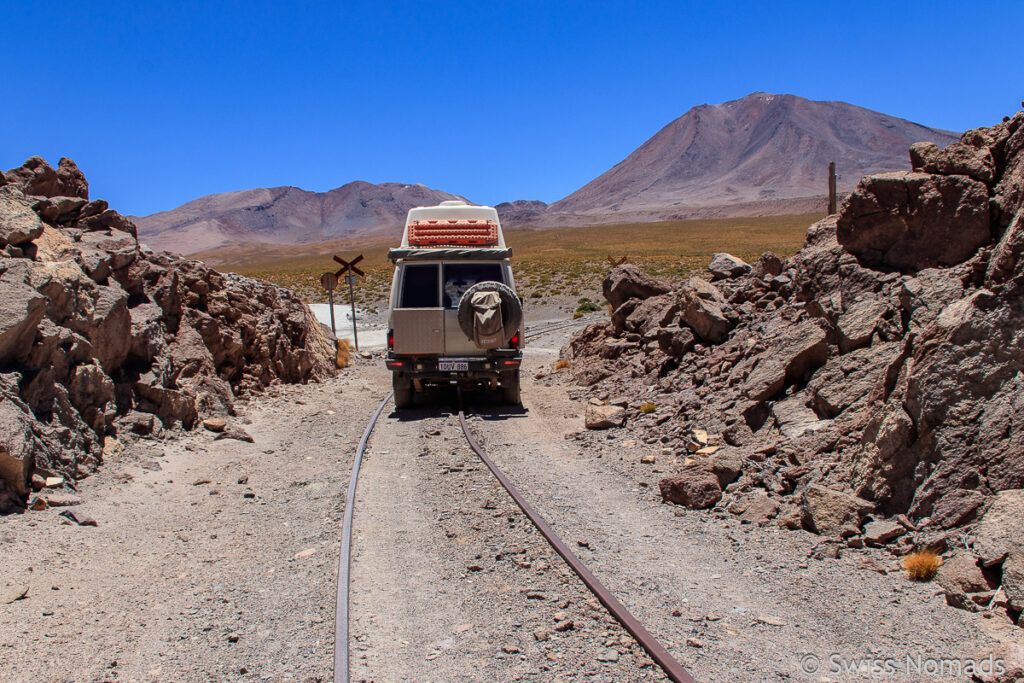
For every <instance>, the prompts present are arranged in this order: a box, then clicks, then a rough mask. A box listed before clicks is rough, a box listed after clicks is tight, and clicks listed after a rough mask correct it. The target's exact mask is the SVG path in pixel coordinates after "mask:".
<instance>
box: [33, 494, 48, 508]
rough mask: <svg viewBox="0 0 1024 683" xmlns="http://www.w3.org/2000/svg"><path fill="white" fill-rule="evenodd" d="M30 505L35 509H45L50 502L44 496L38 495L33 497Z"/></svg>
mask: <svg viewBox="0 0 1024 683" xmlns="http://www.w3.org/2000/svg"><path fill="white" fill-rule="evenodd" d="M29 507H30V508H31V509H33V510H45V509H46V508H48V507H50V504H49V503H47V502H46V498H44V497H43V496H36V497H35V498H33V499H32V503H31V505H29Z"/></svg>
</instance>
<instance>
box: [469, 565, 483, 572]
mask: <svg viewBox="0 0 1024 683" xmlns="http://www.w3.org/2000/svg"><path fill="white" fill-rule="evenodd" d="M466 571H470V572H479V571H483V567H482V566H480V565H479V564H471V565H469V566H467V567H466Z"/></svg>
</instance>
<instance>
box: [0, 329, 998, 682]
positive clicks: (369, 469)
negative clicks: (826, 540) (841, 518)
mask: <svg viewBox="0 0 1024 683" xmlns="http://www.w3.org/2000/svg"><path fill="white" fill-rule="evenodd" d="M566 336H567V332H561V333H557V334H552V335H548V336H546V337H542V338H541V339H540V340H538V341H536V342H534V343H533V344H531V345H530V346H529V348H528V359H527V365H526V366H525V367H526V376H525V380H524V381H525V383H524V400H525V404H526V410H524V411H509V410H507V409H498V408H494V407H486V406H481V407H478V408H476V409H475V410H474V411H473V413H472V417H471V419H470V423H471V427H472V429H473V430H474V432H475V433H476V435H477V437H478V438H479V440H480V441H481V442H482V444H483V445H484V447H485V448H487V449H488V451H489V452H490V453H491V454H492V456H493V457H494V458H495V459H496V460H497V461H498V462H499V464H500V465H501V466H502V467H503V468H506V472H507V473H508V475H509V476H510V478H511V479H512V480H513V481H514V482H515V483H516V484H517V485H519V486H520V487H521V489H522V490H523V492H524V493H525V494H526V495H527V496H528V498H530V499H531V500H533V501H534V503H535V505H536V506H537V507H538V509H539V510H540V511H541V512H542V514H544V515H545V516H546V517H547V519H548V521H549V522H551V523H552V525H553V526H555V528H556V529H557V530H558V531H559V532H560V533H562V534H563V537H564V538H565V539H566V541H567V542H568V543H570V545H573V546H574V547H576V548H577V549H578V551H579V554H580V556H581V557H582V558H583V559H584V561H586V562H587V563H588V565H589V566H590V567H591V568H592V570H593V571H594V572H595V573H596V574H597V575H598V577H599V578H600V579H602V580H603V581H604V582H605V583H606V585H608V587H609V588H611V589H612V590H613V591H614V592H615V593H616V594H617V596H618V597H619V599H620V600H622V602H623V603H625V604H626V605H627V606H628V607H630V608H631V609H633V610H634V613H635V614H636V615H637V616H638V617H639V618H640V619H641V620H642V621H644V622H645V624H646V625H647V626H648V628H649V629H650V630H651V631H652V632H653V633H654V634H655V635H657V636H658V637H659V638H660V639H661V640H662V642H663V644H665V645H666V646H667V647H668V648H669V650H670V651H671V652H672V653H673V654H674V655H676V656H677V658H679V659H680V661H682V662H683V663H684V665H686V666H688V667H689V668H690V670H691V671H692V672H693V673H694V674H695V675H696V676H697V677H698V678H699V679H701V680H706V681H733V682H735V681H755V680H758V681H759V680H815V681H827V680H856V678H855V677H852V676H849V675H832V674H830V673H829V670H828V667H829V661H828V659H829V656H830V655H831V654H832V653H837V654H839V655H841V656H844V657H872V656H874V657H877V656H885V657H888V656H895V657H897V658H899V659H900V660H901V661H902V659H903V658H904V657H905V656H908V655H909V656H917V655H920V656H922V657H928V656H940V655H941V656H947V657H968V656H977V655H978V654H979V653H980V652H981V651H982V650H983V649H984V648H985V647H987V646H988V645H990V644H992V643H993V642H994V640H993V634H995V635H1001V636H1005V632H1004V631H1003V630H1002V629H1003V627H1004V626H1005V625H1004V624H1002V623H998V619H997V618H994V619H988V620H986V619H982V618H981V617H979V616H977V615H971V614H968V613H966V612H962V611H959V610H955V609H953V608H950V607H947V606H946V605H945V604H944V600H943V598H942V597H941V596H939V595H938V592H937V591H936V590H935V588H934V587H933V586H930V585H928V584H914V583H910V582H908V581H907V580H906V579H904V578H903V576H902V574H900V573H899V572H898V571H896V569H895V564H894V560H893V558H891V556H889V555H888V554H886V553H885V552H884V551H881V550H868V549H865V550H848V551H844V553H843V555H842V556H841V557H840V558H839V559H814V557H812V555H813V548H814V544H815V543H816V542H817V541H818V538H817V537H816V536H814V535H811V534H808V533H805V532H802V531H783V530H779V529H775V528H773V527H766V528H760V527H756V526H744V525H740V524H739V523H738V522H736V521H735V520H733V519H731V518H729V519H727V518H725V516H724V515H723V516H715V515H714V514H711V513H707V512H689V511H687V512H682V511H679V512H678V513H677V511H676V510H675V509H674V508H672V507H670V506H666V505H663V504H662V503H661V502H660V500H659V498H658V495H657V479H658V477H659V472H658V470H660V469H664V468H665V467H667V465H665V464H660V463H659V464H655V465H641V464H640V463H639V460H640V457H641V456H642V455H643V454H644V453H645V451H643V450H642V447H641V446H636V445H630V441H632V439H630V434H629V432H628V430H616V431H613V432H609V434H608V438H607V447H604V448H599V449H594V448H587V449H583V448H582V447H581V445H580V443H579V442H578V441H577V440H576V439H574V438H573V435H574V433H576V432H577V431H578V430H580V429H582V413H583V404H582V403H581V402H580V401H573V400H571V399H570V398H569V397H568V395H567V388H566V387H565V386H563V384H562V381H561V376H560V375H551V374H549V373H548V370H549V369H550V367H551V363H552V362H553V361H554V359H555V358H556V357H557V353H558V348H559V347H560V346H561V344H563V343H564V341H565V338H566ZM537 375H540V376H539V377H536V376H537ZM388 379H389V378H388V376H387V372H386V371H385V370H384V368H383V364H382V363H381V362H380V359H379V358H373V359H357V363H356V365H355V366H354V367H353V368H351V369H350V370H348V371H346V372H345V373H343V374H342V375H341V376H340V377H339V378H337V379H336V380H332V381H330V382H328V383H325V384H322V385H309V386H300V387H285V388H281V389H280V390H279V391H277V392H275V394H274V395H271V396H266V397H263V398H260V399H258V400H255V401H253V402H251V403H250V404H249V405H248V406H247V407H246V411H245V414H244V415H242V416H239V417H238V418H236V419H235V421H234V423H235V425H236V426H238V427H241V428H243V429H245V430H247V431H248V433H250V434H251V435H252V437H253V438H254V443H246V442H242V441H236V440H215V439H214V435H213V434H211V433H208V432H205V431H198V432H194V433H191V434H186V435H177V437H176V438H174V439H172V440H169V441H166V442H162V443H158V442H152V441H142V442H138V443H136V444H131V445H130V446H129V448H127V449H126V450H125V451H124V452H123V453H121V454H120V455H118V456H117V457H115V458H112V459H111V460H110V461H108V462H107V463H106V464H105V465H104V466H103V468H102V469H101V471H100V472H99V474H97V475H96V476H94V477H92V478H90V479H87V480H85V481H83V482H81V483H80V491H79V492H78V495H79V496H80V497H81V499H82V501H83V502H82V503H81V504H80V505H78V506H75V507H72V508H66V509H70V510H74V511H75V512H76V513H79V514H81V513H87V514H88V515H91V516H92V517H94V518H95V520H96V522H97V526H95V527H85V526H77V525H73V524H69V523H66V520H65V518H63V517H61V516H60V512H61V511H62V509H61V508H51V509H48V510H44V511H40V512H28V513H25V514H23V515H13V516H8V517H4V518H0V552H2V554H3V558H4V561H3V565H2V568H0V572H2V575H0V588H3V595H2V596H0V597H4V596H7V599H10V598H11V597H14V596H16V595H18V594H20V593H21V592H22V591H23V590H24V589H25V588H27V589H28V592H27V595H26V596H25V597H24V598H22V599H18V600H13V601H11V602H9V603H8V602H7V600H6V599H5V600H2V601H0V610H2V612H3V615H4V618H3V619H2V621H0V671H2V672H3V676H2V678H3V679H4V680H12V681H50V680H54V681H94V680H96V681H99V680H142V681H145V680H161V681H164V680H166V681H170V680H174V681H182V680H184V681H204V680H274V681H277V680H302V681H307V680H329V679H330V677H331V673H332V672H331V666H332V658H333V629H334V600H335V593H334V591H335V573H336V565H337V552H338V543H339V536H340V531H339V529H340V519H341V514H342V510H343V506H344V494H345V488H346V485H347V479H348V473H349V468H350V465H351V458H352V455H353V451H354V448H355V444H356V443H357V441H358V439H359V436H360V435H361V433H362V430H363V428H364V426H365V422H366V420H367V419H368V418H369V416H370V415H371V414H372V412H373V411H374V409H375V408H376V406H377V404H378V403H379V401H380V400H381V398H383V397H384V395H386V393H387V389H388ZM364 467H365V470H364V473H363V475H362V478H361V481H360V486H359V492H358V497H359V500H358V507H357V512H356V517H355V523H356V535H355V543H354V550H355V560H354V566H353V588H354V595H353V604H352V615H353V625H352V634H353V638H352V671H353V679H354V680H367V681H400V680H408V681H463V680H465V681H498V680H501V681H519V680H524V681H526V680H530V681H533V680H536V681H552V680H564V681H577V680H579V681H590V680H595V681H634V680H644V681H646V680H663V676H662V675H661V673H660V671H658V670H657V669H656V668H654V667H652V666H651V664H650V662H649V660H648V659H647V657H646V655H645V654H643V653H642V652H641V651H640V650H639V648H638V647H637V646H636V645H635V644H634V643H633V642H632V640H631V639H630V638H629V637H628V636H627V635H626V634H625V633H624V632H623V631H622V630H621V629H620V628H619V627H618V626H617V625H616V624H614V623H613V622H611V620H610V618H609V617H608V616H607V615H606V614H605V613H604V611H603V610H602V609H601V608H600V607H599V606H598V605H597V604H596V602H595V601H594V600H593V599H592V598H590V597H589V596H588V594H587V593H586V592H585V589H584V588H583V587H582V584H581V583H580V582H579V581H578V580H577V579H576V578H575V577H574V576H572V575H571V574H570V573H569V572H568V570H567V569H565V568H564V567H563V566H562V565H561V563H560V561H559V560H558V558H557V556H556V555H555V554H554V553H553V552H552V551H551V550H549V549H548V548H547V546H546V545H545V544H544V543H543V541H542V540H541V539H540V536H539V534H537V533H535V532H534V531H533V530H532V527H530V526H529V525H528V523H527V522H526V521H525V519H524V518H523V516H522V515H521V514H520V513H519V512H518V511H517V509H516V508H514V506H513V504H512V502H511V500H510V499H509V498H508V497H507V495H506V494H504V492H503V491H502V490H501V489H499V488H497V487H496V485H495V483H494V482H492V480H491V479H490V475H489V474H488V473H487V472H486V470H485V469H484V468H483V466H482V465H480V464H479V463H477V461H476V460H475V456H473V454H472V452H471V451H470V450H469V449H468V447H467V446H466V445H465V443H464V442H463V440H462V438H461V436H460V435H459V431H458V426H457V421H456V419H455V417H454V416H453V415H452V413H451V406H450V404H446V403H444V402H443V401H442V402H441V403H439V404H438V405H436V406H433V407H424V408H422V409H418V410H416V411H412V412H410V413H409V414H407V415H402V416H401V418H399V416H397V415H395V414H388V413H387V412H386V413H385V417H384V418H383V419H382V421H381V423H380V424H379V426H378V429H377V431H376V432H375V434H374V437H373V438H372V439H371V444H370V449H369V451H368V454H367V459H366V462H365V465H364ZM568 622H571V627H570V626H569V625H568ZM807 655H814V656H816V657H818V658H819V660H820V662H821V666H822V668H821V669H820V670H819V671H817V672H815V673H814V674H813V675H808V674H806V673H805V672H804V670H802V669H801V665H802V664H803V663H804V662H806V660H804V659H803V658H804V657H805V656H807ZM917 678H920V677H917ZM913 679H914V677H913V676H900V675H896V676H892V677H887V680H913ZM927 680H942V679H941V678H928V679H927Z"/></svg>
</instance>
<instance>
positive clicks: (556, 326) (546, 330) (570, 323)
mask: <svg viewBox="0 0 1024 683" xmlns="http://www.w3.org/2000/svg"><path fill="white" fill-rule="evenodd" d="M591 322H592V320H589V319H587V320H584V319H582V318H580V319H577V320H565V321H562V322H557V323H553V324H551V325H549V326H547V327H542V328H541V329H539V330H534V331H527V332H524V333H523V336H524V337H525V338H526V339H532V338H533V337H540V336H542V335H545V334H550V333H551V332H557V331H558V330H564V329H566V328H567V327H575V326H578V325H587V324H589V323H591Z"/></svg>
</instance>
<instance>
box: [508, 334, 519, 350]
mask: <svg viewBox="0 0 1024 683" xmlns="http://www.w3.org/2000/svg"><path fill="white" fill-rule="evenodd" d="M508 345H509V346H510V347H512V348H513V349H518V348H519V333H518V332H516V333H515V334H513V335H512V338H511V339H509V340H508Z"/></svg>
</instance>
